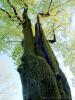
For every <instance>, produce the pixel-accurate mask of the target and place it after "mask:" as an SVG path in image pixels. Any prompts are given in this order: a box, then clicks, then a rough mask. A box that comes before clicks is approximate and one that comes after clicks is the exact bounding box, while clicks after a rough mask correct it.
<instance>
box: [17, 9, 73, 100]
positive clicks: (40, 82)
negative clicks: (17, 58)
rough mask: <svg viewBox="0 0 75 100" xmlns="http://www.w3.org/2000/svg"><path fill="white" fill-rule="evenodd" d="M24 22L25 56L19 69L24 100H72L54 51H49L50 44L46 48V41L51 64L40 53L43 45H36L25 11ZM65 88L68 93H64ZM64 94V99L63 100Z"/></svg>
mask: <svg viewBox="0 0 75 100" xmlns="http://www.w3.org/2000/svg"><path fill="white" fill-rule="evenodd" d="M23 20H24V23H22V26H23V34H24V39H23V44H22V45H23V48H24V54H23V56H22V64H21V65H20V66H19V67H18V72H19V74H20V77H21V82H22V90H23V100H71V96H70V99H67V98H66V94H67V95H68V94H70V90H69V92H68V89H69V86H68V83H67V80H66V79H64V77H63V76H64V74H63V73H62V71H61V70H60V69H59V64H58V62H57V60H56V58H55V56H54V53H53V52H52V49H48V48H49V45H48V44H47V45H46V46H45V42H46V40H45V42H44V46H45V48H47V49H48V51H47V53H48V55H47V56H49V60H50V62H51V63H50V64H49V63H48V61H47V59H46V58H45V57H44V56H43V55H45V54H44V53H45V52H43V51H42V52H41V53H43V55H42V54H41V53H40V52H39V50H40V46H41V44H40V46H39V44H38V47H37V44H34V41H35V40H34V38H33V35H32V29H31V21H30V19H29V18H28V16H27V12H25V11H24V13H23ZM35 45H36V48H35V47H34V46H35ZM35 49H36V50H35ZM36 51H37V54H36ZM64 83H65V84H66V85H65V84H64ZM59 84H60V85H59ZM65 86H66V87H65ZM64 87H65V91H66V92H64V89H63V88H64ZM62 94H63V97H64V98H62Z"/></svg>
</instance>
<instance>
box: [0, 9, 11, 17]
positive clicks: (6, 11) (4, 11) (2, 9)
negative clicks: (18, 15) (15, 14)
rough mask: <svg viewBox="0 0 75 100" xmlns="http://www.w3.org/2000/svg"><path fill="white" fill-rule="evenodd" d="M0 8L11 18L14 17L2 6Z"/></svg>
mask: <svg viewBox="0 0 75 100" xmlns="http://www.w3.org/2000/svg"><path fill="white" fill-rule="evenodd" d="M0 10H2V11H3V12H5V13H6V14H7V15H8V17H9V18H12V16H11V15H10V14H9V13H8V12H7V11H6V10H5V9H2V8H0Z"/></svg>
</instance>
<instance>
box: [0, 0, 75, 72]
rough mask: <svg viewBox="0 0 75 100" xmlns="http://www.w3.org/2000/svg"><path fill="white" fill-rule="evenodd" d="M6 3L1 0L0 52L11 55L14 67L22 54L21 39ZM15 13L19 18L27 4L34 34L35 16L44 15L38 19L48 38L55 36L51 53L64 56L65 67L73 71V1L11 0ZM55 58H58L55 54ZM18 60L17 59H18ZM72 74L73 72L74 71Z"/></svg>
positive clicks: (21, 35) (12, 14)
mask: <svg viewBox="0 0 75 100" xmlns="http://www.w3.org/2000/svg"><path fill="white" fill-rule="evenodd" d="M8 1H9V0H0V40H1V42H0V52H3V53H6V54H9V55H10V56H12V58H13V59H14V61H15V63H16V64H19V63H20V57H21V55H22V53H23V48H22V47H21V41H22V39H23V34H22V26H21V24H20V20H18V19H17V16H16V15H15V13H14V10H13V9H12V7H11V5H10V4H9V2H8ZM10 2H11V4H12V5H14V7H15V9H16V11H17V14H18V15H19V17H20V18H21V19H22V13H23V7H25V4H27V5H28V15H29V18H30V19H31V22H32V30H33V33H34V35H35V30H34V27H35V23H36V16H37V14H38V13H39V12H43V13H47V12H49V15H50V16H48V17H41V23H42V26H43V30H44V33H45V35H46V37H47V39H48V40H49V39H52V38H53V34H56V41H57V42H56V43H55V44H53V45H52V48H53V50H54V51H55V53H56V52H58V53H61V55H62V56H63V57H64V62H65V65H70V66H71V68H73V69H74V64H75V62H74V59H75V56H74V53H75V38H74V37H75V33H74V32H75V29H74V28H73V27H74V24H73V23H74V22H73V16H75V15H74V14H73V12H74V11H75V0H64V1H62V0H11V1H10ZM56 56H57V55H56ZM17 59H19V60H17ZM73 71H74V72H75V70H73Z"/></svg>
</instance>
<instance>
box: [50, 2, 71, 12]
mask: <svg viewBox="0 0 75 100" xmlns="http://www.w3.org/2000/svg"><path fill="white" fill-rule="evenodd" d="M67 2H69V0H67V1H66V2H65V3H63V4H60V5H58V6H56V7H54V8H52V9H51V10H50V11H53V10H55V9H56V8H59V7H61V6H63V5H65V4H66V3H67Z"/></svg>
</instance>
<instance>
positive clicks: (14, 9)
mask: <svg viewBox="0 0 75 100" xmlns="http://www.w3.org/2000/svg"><path fill="white" fill-rule="evenodd" d="M7 2H8V3H9V4H10V6H11V7H12V9H13V11H14V13H15V16H16V17H17V19H18V20H19V21H20V22H22V19H21V18H20V16H19V15H18V13H17V11H16V8H15V7H14V6H13V5H12V4H11V2H10V1H9V0H7Z"/></svg>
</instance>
